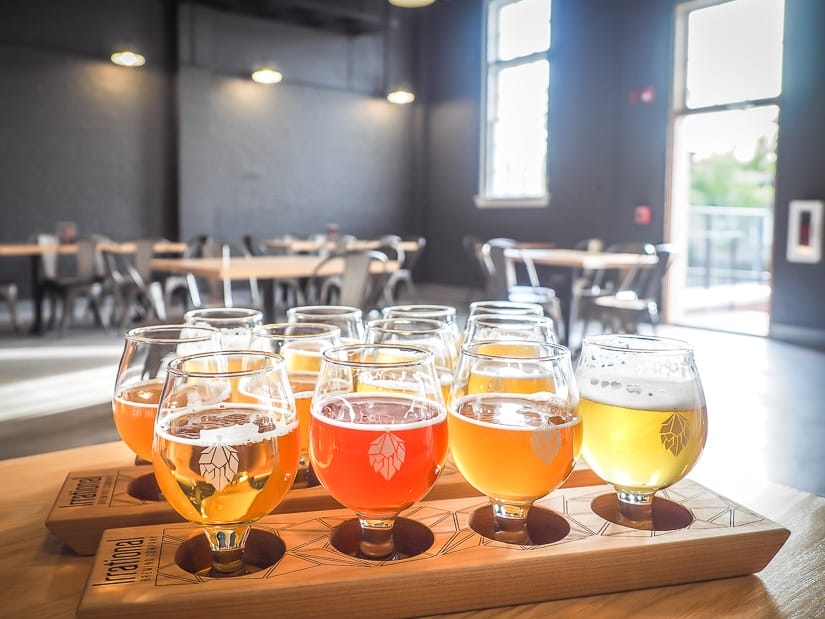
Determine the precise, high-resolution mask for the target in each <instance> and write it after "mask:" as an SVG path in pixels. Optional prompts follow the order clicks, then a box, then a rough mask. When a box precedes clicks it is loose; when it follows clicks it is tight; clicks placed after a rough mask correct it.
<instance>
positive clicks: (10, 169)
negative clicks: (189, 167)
mask: <svg viewBox="0 0 825 619" xmlns="http://www.w3.org/2000/svg"><path fill="white" fill-rule="evenodd" d="M70 5H71V6H70ZM164 23H165V19H164V9H163V7H162V5H161V4H160V3H156V2H134V1H125V0H113V1H110V2H72V3H66V2H62V3H61V2H44V1H38V0H32V1H29V2H8V1H7V2H0V92H2V96H0V242H17V241H21V240H26V239H27V238H28V237H29V236H30V235H33V234H35V233H38V232H53V231H54V230H55V224H56V222H58V221H67V220H68V221H75V222H77V223H78V224H79V229H80V232H81V234H90V233H101V234H106V235H109V236H112V237H115V238H128V237H134V236H141V235H150V234H152V235H163V234H168V233H169V232H170V227H171V224H170V215H169V213H170V211H171V209H172V208H173V204H174V195H173V194H172V192H171V190H170V187H171V185H170V176H171V172H170V169H171V168H170V165H171V162H170V157H169V154H168V150H167V148H166V145H167V139H168V136H169V135H170V130H171V115H170V114H169V103H170V93H171V91H170V82H169V77H168V72H167V71H166V70H165V68H164V66H163V65H162V64H161V65H158V64H157V62H155V63H154V64H152V65H147V67H145V68H144V69H142V70H140V71H130V70H128V69H124V68H122V67H116V66H115V65H113V64H112V63H111V62H109V61H108V54H109V53H110V52H111V51H112V50H113V49H116V48H117V47H119V46H121V45H123V44H124V42H125V40H127V39H130V40H132V41H135V42H136V44H139V45H140V46H141V48H142V49H144V50H145V51H146V53H147V54H148V55H149V56H150V57H153V58H164V57H165V55H166V54H167V53H168V42H167V34H168V33H167V32H166V31H165V29H164ZM27 272H28V264H27V263H26V262H25V259H19V260H14V259H3V260H0V279H17V280H18V281H21V283H23V284H24V285H25V283H26V282H27V280H28V278H27V276H26V275H25V274H26V273H27Z"/></svg>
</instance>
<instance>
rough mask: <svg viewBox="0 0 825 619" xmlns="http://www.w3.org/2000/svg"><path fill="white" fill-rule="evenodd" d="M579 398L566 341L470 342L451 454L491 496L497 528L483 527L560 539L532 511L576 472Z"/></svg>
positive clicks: (514, 535)
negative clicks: (535, 522) (535, 526)
mask: <svg viewBox="0 0 825 619" xmlns="http://www.w3.org/2000/svg"><path fill="white" fill-rule="evenodd" d="M499 344H501V345H502V346H500V347H499ZM493 345H494V346H493ZM578 401H579V394H578V388H577V386H576V382H575V380H574V377H573V367H572V364H571V361H570V351H569V350H568V349H567V348H565V347H564V346H560V345H558V344H552V343H547V342H539V341H534V342H530V341H525V340H514V341H509V340H497V341H494V342H490V341H482V342H469V343H466V344H464V346H463V347H462V350H461V355H460V357H459V360H458V365H457V366H456V372H455V380H454V383H453V392H452V401H451V403H450V414H449V424H450V453H451V454H452V458H453V460H454V462H455V464H456V466H457V467H458V470H459V471H460V472H461V474H462V475H463V476H464V478H465V479H466V480H467V481H468V482H469V483H470V485H472V486H473V487H474V488H476V489H477V490H478V491H480V492H481V493H483V494H484V495H486V496H487V497H488V498H489V499H490V506H491V509H492V517H493V522H492V527H491V530H490V531H489V532H484V531H478V529H477V531H478V532H481V533H482V534H486V535H488V536H490V537H492V538H493V539H495V540H498V541H501V542H506V543H512V544H536V543H549V541H553V540H550V539H547V534H546V533H545V532H541V534H540V535H533V534H531V531H530V529H529V527H528V513H529V512H530V509H531V507H532V506H533V503H534V502H535V501H536V500H538V499H540V498H541V497H543V496H545V495H546V494H548V493H550V492H551V491H553V490H555V489H556V488H558V487H559V486H560V485H561V484H562V483H563V482H564V481H565V480H566V479H567V477H568V476H569V475H570V473H571V472H572V471H573V466H574V465H575V463H576V460H577V458H578V455H579V451H580V446H581V424H580V422H579V417H578V416H577V414H576V405H577V404H578ZM474 528H475V527H474ZM568 528H569V527H568ZM560 537H563V535H561V536H560Z"/></svg>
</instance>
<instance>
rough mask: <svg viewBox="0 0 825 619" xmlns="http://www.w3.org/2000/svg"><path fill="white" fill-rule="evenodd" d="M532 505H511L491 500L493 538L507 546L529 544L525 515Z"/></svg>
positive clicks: (510, 503)
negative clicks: (493, 527)
mask: <svg viewBox="0 0 825 619" xmlns="http://www.w3.org/2000/svg"><path fill="white" fill-rule="evenodd" d="M531 505H532V503H512V502H504V501H499V500H496V499H493V500H492V506H493V518H494V519H495V537H496V539H497V540H498V541H500V542H506V543H508V544H530V543H531V541H530V534H529V533H528V531H527V513H528V511H529V510H530V506H531Z"/></svg>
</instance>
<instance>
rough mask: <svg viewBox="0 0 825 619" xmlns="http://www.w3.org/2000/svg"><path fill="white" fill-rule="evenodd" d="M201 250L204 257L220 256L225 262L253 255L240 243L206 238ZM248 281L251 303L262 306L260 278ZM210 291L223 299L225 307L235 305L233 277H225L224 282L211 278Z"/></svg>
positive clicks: (252, 278)
mask: <svg viewBox="0 0 825 619" xmlns="http://www.w3.org/2000/svg"><path fill="white" fill-rule="evenodd" d="M201 251H202V254H203V257H204V258H220V259H222V260H224V261H225V262H228V261H229V260H237V259H245V258H251V257H252V256H251V254H250V253H249V251H248V250H247V249H246V248H245V247H244V246H243V245H240V244H239V243H222V242H219V241H215V240H212V239H206V240H205V241H204V243H203V245H202V250H201ZM236 281H241V280H236ZM248 282H249V289H248V293H249V296H250V301H251V305H252V306H253V307H260V306H261V291H260V289H259V288H258V279H257V278H256V277H250V278H249V280H248ZM209 292H210V294H211V295H212V296H213V297H214V298H215V299H220V300H222V302H223V304H224V306H225V307H232V306H233V288H232V280H231V279H224V280H223V281H222V282H218V281H216V280H214V279H210V280H209Z"/></svg>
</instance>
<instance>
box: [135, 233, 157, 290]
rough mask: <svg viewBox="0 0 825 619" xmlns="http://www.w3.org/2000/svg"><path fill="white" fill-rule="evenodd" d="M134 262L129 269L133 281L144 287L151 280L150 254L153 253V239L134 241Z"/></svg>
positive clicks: (152, 254)
mask: <svg viewBox="0 0 825 619" xmlns="http://www.w3.org/2000/svg"><path fill="white" fill-rule="evenodd" d="M135 246H136V249H135V258H134V264H133V265H132V268H131V269H130V271H131V274H132V277H133V278H134V280H135V283H136V284H137V285H138V286H140V287H141V288H144V287H146V286H148V285H149V284H150V283H151V281H152V256H154V253H155V241H154V239H140V240H138V241H135Z"/></svg>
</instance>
